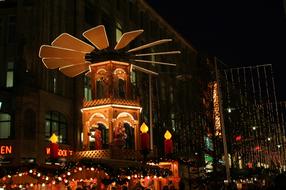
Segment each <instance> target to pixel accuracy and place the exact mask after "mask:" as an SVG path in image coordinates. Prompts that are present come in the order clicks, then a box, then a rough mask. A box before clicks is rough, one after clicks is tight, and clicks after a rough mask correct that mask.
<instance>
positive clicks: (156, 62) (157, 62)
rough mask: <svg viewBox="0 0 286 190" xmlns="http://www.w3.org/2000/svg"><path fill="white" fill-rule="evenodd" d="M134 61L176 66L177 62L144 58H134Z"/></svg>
mask: <svg viewBox="0 0 286 190" xmlns="http://www.w3.org/2000/svg"><path fill="white" fill-rule="evenodd" d="M133 61H136V62H140V63H152V64H158V65H169V66H176V64H173V63H165V62H159V61H150V60H142V59H134V60H133Z"/></svg>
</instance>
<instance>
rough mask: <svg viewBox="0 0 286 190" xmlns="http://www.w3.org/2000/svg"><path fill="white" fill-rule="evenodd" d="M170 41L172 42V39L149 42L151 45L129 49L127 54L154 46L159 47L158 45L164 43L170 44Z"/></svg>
mask: <svg viewBox="0 0 286 190" xmlns="http://www.w3.org/2000/svg"><path fill="white" fill-rule="evenodd" d="M170 41H172V39H162V40H158V41H155V42H151V43H148V44H145V45H142V46H139V47H136V48H133V49H130V50H129V51H128V52H134V51H138V50H141V49H146V48H149V47H152V46H156V45H159V44H163V43H166V42H170Z"/></svg>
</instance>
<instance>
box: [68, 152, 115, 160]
mask: <svg viewBox="0 0 286 190" xmlns="http://www.w3.org/2000/svg"><path fill="white" fill-rule="evenodd" d="M83 158H90V159H108V158H110V151H109V150H86V151H79V152H75V154H74V155H73V156H72V157H70V160H74V161H77V160H81V159H83Z"/></svg>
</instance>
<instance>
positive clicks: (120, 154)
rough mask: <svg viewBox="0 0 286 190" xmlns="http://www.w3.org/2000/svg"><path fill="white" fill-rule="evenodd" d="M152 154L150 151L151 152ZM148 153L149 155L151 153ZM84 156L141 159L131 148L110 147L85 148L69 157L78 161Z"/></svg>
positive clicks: (137, 152)
mask: <svg viewBox="0 0 286 190" xmlns="http://www.w3.org/2000/svg"><path fill="white" fill-rule="evenodd" d="M151 154H152V153H151ZM151 154H149V156H150V155H151ZM84 158H88V159H118V160H143V156H142V154H141V153H140V151H135V150H131V149H120V148H112V149H108V150H86V151H79V152H75V153H74V154H73V156H71V157H69V160H71V161H78V160H81V159H84Z"/></svg>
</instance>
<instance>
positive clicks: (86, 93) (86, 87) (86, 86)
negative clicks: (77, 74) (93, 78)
mask: <svg viewBox="0 0 286 190" xmlns="http://www.w3.org/2000/svg"><path fill="white" fill-rule="evenodd" d="M84 97H85V99H86V100H87V101H89V100H92V96H91V87H90V78H89V77H87V76H85V77H84Z"/></svg>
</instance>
